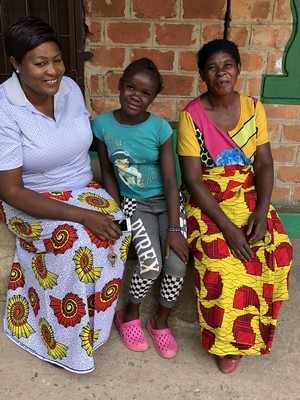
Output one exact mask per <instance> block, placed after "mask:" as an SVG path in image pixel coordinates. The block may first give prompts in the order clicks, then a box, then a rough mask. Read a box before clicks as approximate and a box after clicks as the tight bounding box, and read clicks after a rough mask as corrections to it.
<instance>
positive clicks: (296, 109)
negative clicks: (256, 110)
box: [264, 104, 300, 121]
mask: <svg viewBox="0 0 300 400" xmlns="http://www.w3.org/2000/svg"><path fill="white" fill-rule="evenodd" d="M264 107H265V110H266V113H267V118H268V119H269V118H270V119H279V120H280V121H283V120H293V119H297V120H298V119H299V115H300V106H297V105H284V104H264Z"/></svg>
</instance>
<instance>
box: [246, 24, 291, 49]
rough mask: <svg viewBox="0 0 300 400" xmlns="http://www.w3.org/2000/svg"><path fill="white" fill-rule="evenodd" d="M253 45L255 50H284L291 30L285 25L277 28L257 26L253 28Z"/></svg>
mask: <svg viewBox="0 0 300 400" xmlns="http://www.w3.org/2000/svg"><path fill="white" fill-rule="evenodd" d="M252 29H253V32H252V44H251V46H253V47H254V48H257V49H266V48H270V49H271V50H272V51H274V49H284V47H285V45H286V43H287V41H288V40H289V37H290V35H291V30H290V29H287V28H286V26H285V25H281V26H280V25H279V26H278V25H276V26H270V25H267V26H255V27H253V28H252Z"/></svg>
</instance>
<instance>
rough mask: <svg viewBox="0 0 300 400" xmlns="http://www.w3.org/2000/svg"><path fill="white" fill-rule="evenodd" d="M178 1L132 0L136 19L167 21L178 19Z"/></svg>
mask: <svg viewBox="0 0 300 400" xmlns="http://www.w3.org/2000/svg"><path fill="white" fill-rule="evenodd" d="M176 5H177V2H176V0H168V1H161V0H151V1H145V0H132V9H133V13H134V15H135V17H136V18H140V19H143V18H148V19H165V18H174V17H176V14H177V13H176Z"/></svg>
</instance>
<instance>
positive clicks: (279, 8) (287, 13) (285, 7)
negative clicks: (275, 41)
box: [273, 0, 293, 22]
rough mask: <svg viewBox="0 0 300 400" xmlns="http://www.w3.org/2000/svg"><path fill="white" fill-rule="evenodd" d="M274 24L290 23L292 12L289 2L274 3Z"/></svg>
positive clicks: (278, 1)
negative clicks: (280, 22)
mask: <svg viewBox="0 0 300 400" xmlns="http://www.w3.org/2000/svg"><path fill="white" fill-rule="evenodd" d="M273 21H274V22H278V21H288V22H292V21H293V17H292V12H291V7H290V2H289V1H287V0H276V1H275V13H274V19H273Z"/></svg>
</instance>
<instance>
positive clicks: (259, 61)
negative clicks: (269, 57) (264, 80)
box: [240, 51, 266, 72]
mask: <svg viewBox="0 0 300 400" xmlns="http://www.w3.org/2000/svg"><path fill="white" fill-rule="evenodd" d="M240 53H241V63H242V70H243V71H250V72H254V71H255V72H263V71H264V70H265V63H266V57H265V54H262V53H258V52H245V51H241V52H240Z"/></svg>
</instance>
